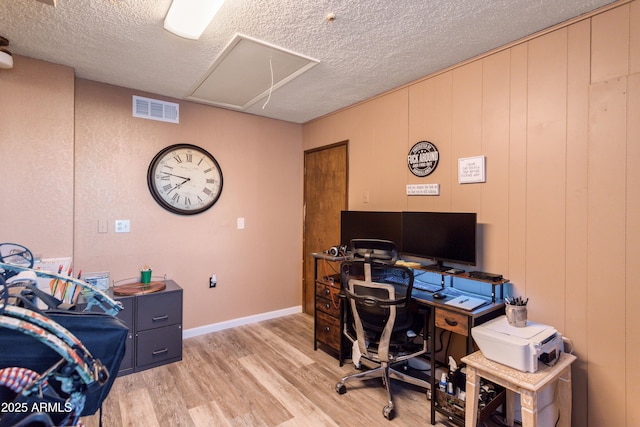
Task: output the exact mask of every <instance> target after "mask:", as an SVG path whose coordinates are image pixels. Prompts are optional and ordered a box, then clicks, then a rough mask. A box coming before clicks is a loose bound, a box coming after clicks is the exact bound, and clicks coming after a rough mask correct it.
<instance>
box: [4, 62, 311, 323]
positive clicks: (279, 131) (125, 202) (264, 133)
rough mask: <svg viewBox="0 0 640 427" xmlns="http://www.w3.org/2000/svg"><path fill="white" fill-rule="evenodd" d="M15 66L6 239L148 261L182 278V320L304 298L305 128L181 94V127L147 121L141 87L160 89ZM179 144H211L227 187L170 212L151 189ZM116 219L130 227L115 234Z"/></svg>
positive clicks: (90, 263)
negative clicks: (138, 113)
mask: <svg viewBox="0 0 640 427" xmlns="http://www.w3.org/2000/svg"><path fill="white" fill-rule="evenodd" d="M15 64H16V65H15V67H14V69H12V70H8V71H4V70H3V71H2V72H0V92H1V93H2V96H1V97H0V113H1V117H2V121H3V130H4V132H3V136H2V139H1V140H0V148H1V155H2V159H3V166H2V168H0V179H1V181H2V182H3V183H4V188H3V190H2V193H1V194H2V195H3V200H4V203H3V209H2V210H1V213H0V215H1V216H0V224H1V227H2V228H1V232H0V241H11V242H16V243H22V244H25V245H26V246H27V247H29V248H30V249H32V250H33V251H34V252H38V253H41V254H43V255H44V256H45V257H48V256H61V255H65V256H69V255H73V257H74V270H75V271H78V270H80V269H82V270H83V271H84V272H85V273H86V272H91V271H109V272H110V273H111V278H112V279H114V280H121V279H127V278H133V277H136V276H137V274H138V273H137V272H138V270H139V269H140V267H142V266H143V265H145V264H148V265H150V266H151V267H152V268H153V270H154V274H166V275H167V276H168V277H169V278H171V279H174V280H175V281H176V282H177V283H178V284H179V285H181V286H182V287H183V288H184V325H183V326H184V328H185V329H190V328H194V327H199V326H206V325H211V324H215V323H218V322H224V321H229V320H234V319H238V318H241V317H244V316H250V315H259V314H263V313H267V312H270V311H274V310H281V309H290V308H295V307H299V306H300V305H301V301H302V291H301V283H302V261H301V254H302V165H303V158H302V148H301V142H300V141H301V126H300V125H296V124H291V123H287V122H282V121H277V120H272V119H265V118H261V117H257V116H252V115H247V114H242V113H237V112H231V111H228V110H223V109H219V108H213V107H208V106H204V105H199V104H195V103H190V102H182V101H176V100H170V101H174V102H179V104H180V124H177V125H176V124H170V123H163V122H158V121H151V120H143V119H138V118H134V117H132V114H131V106H132V98H131V97H132V95H134V94H135V95H142V96H149V97H152V98H159V97H157V96H154V95H152V94H145V93H140V92H136V91H132V90H129V89H124V88H119V87H114V86H109V85H105V84H100V83H96V82H91V81H86V80H77V81H75V82H74V73H73V70H72V69H70V68H67V67H60V66H57V65H53V64H48V63H45V62H42V61H36V60H32V59H29V58H24V57H19V56H18V57H16V59H15ZM177 143H191V144H195V145H199V146H201V147H203V148H205V149H206V150H208V151H209V152H210V153H212V154H213V155H214V156H215V157H216V159H217V160H218V162H219V163H220V166H221V168H222V171H223V174H224V187H223V191H222V196H221V197H220V199H219V200H218V202H217V203H216V205H215V206H214V207H213V208H211V209H210V210H208V211H206V212H204V213H202V214H200V215H195V216H190V217H185V216H179V215H175V214H171V213H169V212H167V211H165V210H163V209H162V208H160V207H159V206H158V204H157V203H156V202H155V201H154V200H153V199H152V197H151V195H150V194H149V190H148V188H147V183H146V174H147V167H148V165H149V162H150V161H151V159H152V158H153V156H154V155H155V154H156V153H157V152H158V151H160V150H161V149H162V148H164V147H166V146H168V145H172V144H177ZM5 160H6V161H5ZM9 207H11V208H9ZM237 218H245V226H246V228H245V229H244V230H238V229H237V228H236V221H237ZM116 219H129V220H130V221H131V232H130V233H127V234H124V233H114V221H115V220H116ZM100 220H104V221H106V222H107V225H108V232H107V233H105V234H103V233H98V221H100ZM211 274H216V275H217V279H218V286H217V287H216V288H215V289H209V288H208V279H209V276H210V275H211Z"/></svg>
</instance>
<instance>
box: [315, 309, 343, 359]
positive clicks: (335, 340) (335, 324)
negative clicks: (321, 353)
mask: <svg viewBox="0 0 640 427" xmlns="http://www.w3.org/2000/svg"><path fill="white" fill-rule="evenodd" d="M341 333H342V331H340V319H339V318H337V317H333V316H329V315H328V314H326V313H323V312H322V311H316V339H317V340H318V341H320V342H323V343H325V344H327V345H328V346H329V347H331V348H333V349H335V350H337V351H339V350H340V334H341Z"/></svg>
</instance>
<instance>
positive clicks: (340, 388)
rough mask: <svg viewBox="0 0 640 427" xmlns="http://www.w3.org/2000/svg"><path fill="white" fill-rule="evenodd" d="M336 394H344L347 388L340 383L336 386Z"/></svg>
mask: <svg viewBox="0 0 640 427" xmlns="http://www.w3.org/2000/svg"><path fill="white" fill-rule="evenodd" d="M336 392H338V394H345V393H346V392H347V387H346V386H345V385H344V384H342V383H338V384H336Z"/></svg>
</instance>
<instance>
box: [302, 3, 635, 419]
mask: <svg viewBox="0 0 640 427" xmlns="http://www.w3.org/2000/svg"><path fill="white" fill-rule="evenodd" d="M639 71H640V1H632V2H620V4H618V5H616V7H614V8H609V9H608V10H605V11H602V12H601V13H598V14H595V15H593V16H591V17H589V18H585V19H583V20H579V21H574V22H572V23H570V24H567V25H565V26H561V27H559V28H557V29H555V30H553V31H547V32H546V33H544V34H540V35H537V36H535V37H531V38H530V39H528V40H526V41H523V42H521V43H519V44H514V45H512V46H510V47H508V48H505V49H503V50H499V51H496V52H494V53H492V54H488V55H486V56H483V57H481V58H478V59H476V60H473V61H469V62H467V63H464V64H460V65H459V66H457V67H452V68H451V69H449V70H446V71H443V72H441V73H439V74H436V75H433V76H428V77H426V78H424V79H422V80H420V81H417V82H414V83H412V84H409V85H407V86H404V87H401V88H398V89H397V90H394V91H391V92H389V93H388V94H384V95H382V96H379V97H376V98H375V99H372V100H370V101H368V102H365V103H362V104H359V105H356V106H353V107H351V108H349V109H346V110H343V111H340V112H336V113H334V114H331V115H329V116H327V117H324V118H321V119H318V120H314V121H312V122H310V123H307V124H305V125H304V127H303V142H304V146H305V149H309V148H313V147H317V146H321V145H326V144H330V143H334V142H336V141H341V140H347V139H348V140H349V141H350V148H349V152H350V163H349V172H350V185H349V208H350V209H362V210H391V209H393V210H425V211H426V210H434V211H447V210H451V211H474V212H477V213H478V219H479V222H480V227H479V235H480V241H481V254H480V264H479V265H478V266H477V269H481V270H485V271H491V272H498V273H502V274H504V275H505V276H506V277H508V278H509V279H510V280H511V282H512V288H513V293H514V294H516V295H524V296H527V297H529V298H530V303H529V304H530V306H529V314H530V318H531V319H532V320H536V321H539V322H542V323H546V324H550V325H553V326H555V327H556V328H557V329H558V330H560V331H561V332H562V333H563V335H564V336H566V337H568V338H570V339H571V340H572V342H573V345H574V348H575V349H574V353H575V354H576V355H577V356H578V362H577V363H576V364H575V365H574V367H573V381H574V382H573V425H574V426H591V427H596V426H605V425H606V426H609V425H611V426H614V425H615V426H628V427H631V426H636V425H640V408H639V407H638V406H637V404H635V401H634V400H633V398H634V397H635V396H639V395H640V366H639V365H638V363H637V362H636V360H637V359H638V356H637V354H638V353H639V352H640V338H639V337H640V331H639V330H638V325H639V324H640V310H638V308H637V303H636V301H638V300H639V297H640V290H639V289H638V286H637V279H635V278H634V277H635V276H636V275H635V274H634V268H635V263H636V262H638V260H639V259H640V171H638V168H637V164H638V163H640V120H638V118H639V117H640V75H639V74H638V73H639ZM420 140H429V141H431V142H433V143H435V144H436V146H437V147H438V149H439V151H440V163H439V165H438V168H437V169H436V171H435V172H434V173H433V174H432V175H430V176H428V177H426V178H417V177H415V176H413V175H412V174H411V173H410V172H409V171H408V168H407V166H406V155H407V153H408V151H409V148H410V147H411V146H412V145H413V144H415V143H416V142H418V141H420ZM478 155H483V156H486V177H487V180H486V182H485V183H481V184H459V183H458V176H457V173H458V171H457V162H458V159H459V158H462V157H469V156H478ZM399 174H402V176H403V179H398V176H399ZM413 183H438V184H440V195H439V196H406V195H405V185H406V184H413ZM364 193H368V194H369V196H370V197H369V201H368V202H365V200H366V199H365V198H364V197H363V194H364Z"/></svg>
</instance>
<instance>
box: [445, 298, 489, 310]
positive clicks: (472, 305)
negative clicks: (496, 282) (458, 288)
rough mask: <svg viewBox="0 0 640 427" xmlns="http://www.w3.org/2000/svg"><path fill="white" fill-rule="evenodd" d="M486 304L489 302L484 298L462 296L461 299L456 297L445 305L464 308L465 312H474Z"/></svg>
mask: <svg viewBox="0 0 640 427" xmlns="http://www.w3.org/2000/svg"><path fill="white" fill-rule="evenodd" d="M486 303H487V301H485V300H483V299H482V298H474V297H470V296H466V295H460V296H459V297H455V298H454V299H452V300H450V301H447V302H445V304H448V305H451V306H453V307H457V308H462V309H463V310H474V309H476V308H478V307H480V306H481V305H483V304H486Z"/></svg>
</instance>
